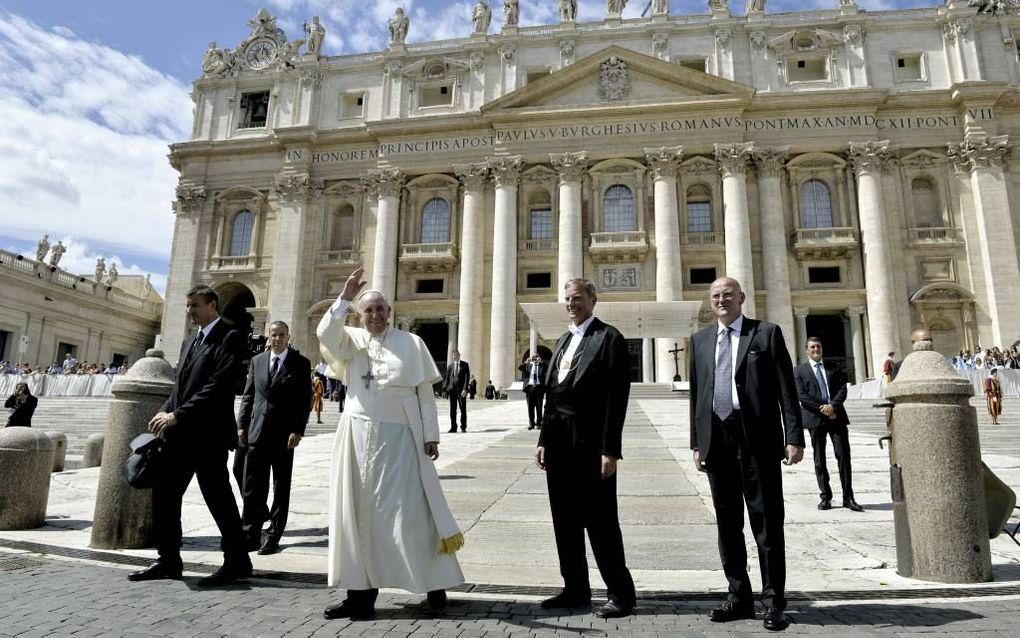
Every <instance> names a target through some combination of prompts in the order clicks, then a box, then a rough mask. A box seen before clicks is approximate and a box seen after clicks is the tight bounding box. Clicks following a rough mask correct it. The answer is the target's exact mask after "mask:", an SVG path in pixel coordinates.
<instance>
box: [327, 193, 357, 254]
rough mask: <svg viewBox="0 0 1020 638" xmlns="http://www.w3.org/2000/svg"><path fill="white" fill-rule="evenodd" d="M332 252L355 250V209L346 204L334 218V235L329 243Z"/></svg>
mask: <svg viewBox="0 0 1020 638" xmlns="http://www.w3.org/2000/svg"><path fill="white" fill-rule="evenodd" d="M329 246H330V250H350V249H352V248H354V207H353V206H351V205H350V204H346V205H345V206H343V207H342V208H341V209H340V210H338V211H337V213H336V216H334V217H333V235H332V237H330V242H329Z"/></svg>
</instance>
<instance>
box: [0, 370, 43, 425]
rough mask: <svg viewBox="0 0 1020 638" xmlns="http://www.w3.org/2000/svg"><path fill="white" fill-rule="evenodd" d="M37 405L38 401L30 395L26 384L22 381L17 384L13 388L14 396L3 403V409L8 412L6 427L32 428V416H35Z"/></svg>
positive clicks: (30, 392)
mask: <svg viewBox="0 0 1020 638" xmlns="http://www.w3.org/2000/svg"><path fill="white" fill-rule="evenodd" d="M38 405H39V399H38V398H36V397H35V396H33V395H32V391H31V390H29V389H28V384H27V383H25V382H23V381H22V382H19V383H17V384H16V385H15V386H14V394H12V395H11V396H9V397H7V401H5V402H4V407H5V408H7V409H8V410H10V416H8V417H7V426H6V427H9V428H10V427H15V426H20V427H25V428H30V427H32V415H33V414H35V408H36V407H37V406H38Z"/></svg>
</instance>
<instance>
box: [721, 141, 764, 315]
mask: <svg viewBox="0 0 1020 638" xmlns="http://www.w3.org/2000/svg"><path fill="white" fill-rule="evenodd" d="M753 150H754V144H753V143H752V142H743V143H738V144H716V145H715V159H716V161H718V162H719V171H720V172H721V173H722V183H723V227H724V230H725V233H726V275H727V276H729V277H733V278H734V279H736V280H737V281H739V282H740V287H741V288H742V289H743V291H744V294H745V295H746V297H747V299H746V301H744V314H745V315H747V316H748V317H751V318H755V314H756V310H755V301H754V266H753V265H752V263H751V223H750V221H749V220H748V215H747V163H748V161H749V160H750V159H751V153H752V151H753Z"/></svg>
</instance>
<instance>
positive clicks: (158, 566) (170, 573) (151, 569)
mask: <svg viewBox="0 0 1020 638" xmlns="http://www.w3.org/2000/svg"><path fill="white" fill-rule="evenodd" d="M181 571H182V567H181V566H180V565H174V566H170V565H167V564H166V563H164V562H163V561H159V560H158V561H156V562H155V563H153V564H151V565H149V566H148V567H146V568H145V569H143V570H141V571H137V572H132V573H130V574H128V580H131V581H135V582H139V581H143V580H161V579H163V578H169V579H170V580H180V579H181Z"/></svg>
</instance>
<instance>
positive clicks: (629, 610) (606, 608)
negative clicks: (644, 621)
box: [595, 600, 634, 618]
mask: <svg viewBox="0 0 1020 638" xmlns="http://www.w3.org/2000/svg"><path fill="white" fill-rule="evenodd" d="M633 613H634V605H633V603H631V604H629V605H625V604H623V603H621V602H619V601H616V600H610V601H609V602H607V603H606V604H605V605H602V606H601V607H599V608H598V609H596V610H595V615H596V616H598V617H599V618H623V617H625V616H630V615H631V614H633Z"/></svg>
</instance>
